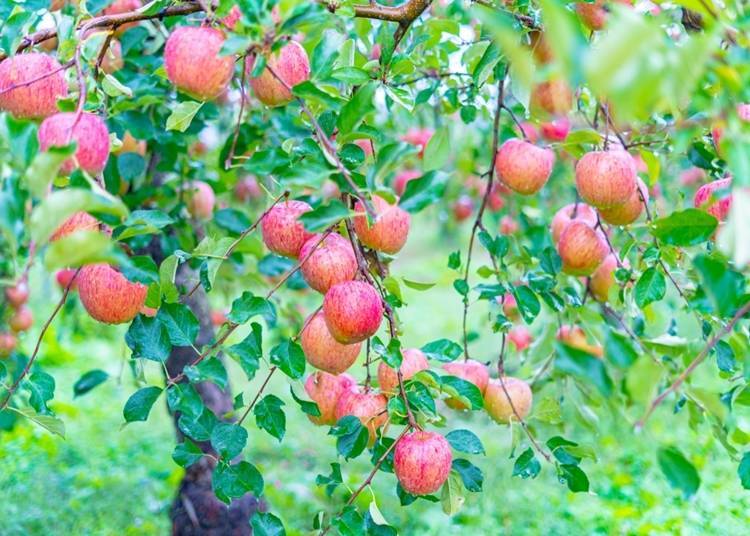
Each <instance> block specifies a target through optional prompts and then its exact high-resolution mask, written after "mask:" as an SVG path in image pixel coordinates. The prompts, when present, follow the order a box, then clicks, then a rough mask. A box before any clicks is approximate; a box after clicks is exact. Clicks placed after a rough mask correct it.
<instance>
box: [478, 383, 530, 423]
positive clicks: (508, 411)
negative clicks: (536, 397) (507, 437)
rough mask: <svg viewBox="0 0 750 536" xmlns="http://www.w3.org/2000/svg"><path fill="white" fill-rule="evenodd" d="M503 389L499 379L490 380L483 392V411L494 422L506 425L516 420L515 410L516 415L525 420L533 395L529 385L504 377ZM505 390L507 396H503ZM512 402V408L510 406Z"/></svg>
mask: <svg viewBox="0 0 750 536" xmlns="http://www.w3.org/2000/svg"><path fill="white" fill-rule="evenodd" d="M503 383H504V384H505V389H503V385H502V384H501V382H500V379H499V378H498V379H492V380H490V382H489V384H488V385H487V390H486V391H485V392H484V409H485V410H486V411H487V413H488V414H489V415H490V417H492V418H493V419H494V420H495V422H498V423H508V422H510V420H511V419H514V420H516V419H517V417H516V414H515V412H514V411H513V409H514V408H515V410H516V412H517V413H518V415H519V416H520V417H521V418H522V419H525V418H526V416H527V415H528V414H529V412H530V411H531V404H532V398H533V395H532V393H531V387H529V384H528V383H526V382H525V381H523V380H520V379H518V378H513V377H511V376H505V377H504V378H503ZM506 390H507V392H508V394H507V395H506V394H505V391H506ZM511 402H512V404H513V405H512V406H511Z"/></svg>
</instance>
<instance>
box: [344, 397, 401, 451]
mask: <svg viewBox="0 0 750 536" xmlns="http://www.w3.org/2000/svg"><path fill="white" fill-rule="evenodd" d="M387 405H388V399H387V398H386V397H385V395H383V394H381V393H375V392H373V391H368V392H366V393H363V392H361V391H359V390H352V391H344V392H342V393H341V395H340V396H339V399H338V402H336V411H335V416H336V421H339V420H341V419H342V418H343V417H346V416H347V415H354V416H355V417H357V418H358V419H359V420H360V422H361V423H362V425H363V426H365V427H366V428H367V429H368V430H369V432H370V441H369V443H368V444H369V446H372V445H373V443H375V435H376V434H375V432H376V431H377V429H378V428H380V427H381V426H383V425H384V424H385V423H386V421H387V420H388V412H387V409H386V408H387Z"/></svg>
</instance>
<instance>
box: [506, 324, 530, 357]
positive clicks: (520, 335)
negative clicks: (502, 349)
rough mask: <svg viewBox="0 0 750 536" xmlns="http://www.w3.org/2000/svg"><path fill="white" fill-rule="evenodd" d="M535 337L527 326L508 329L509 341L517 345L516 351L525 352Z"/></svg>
mask: <svg viewBox="0 0 750 536" xmlns="http://www.w3.org/2000/svg"><path fill="white" fill-rule="evenodd" d="M533 340H534V337H532V335H531V332H530V331H529V330H528V328H527V327H526V326H515V327H513V328H511V329H510V331H508V341H509V342H510V343H511V344H512V345H513V346H514V347H515V349H516V352H523V351H524V350H526V348H528V347H529V346H531V343H532V342H533Z"/></svg>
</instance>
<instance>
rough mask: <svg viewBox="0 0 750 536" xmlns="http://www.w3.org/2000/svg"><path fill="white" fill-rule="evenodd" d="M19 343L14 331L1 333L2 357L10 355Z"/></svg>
mask: <svg viewBox="0 0 750 536" xmlns="http://www.w3.org/2000/svg"><path fill="white" fill-rule="evenodd" d="M17 344H18V339H17V338H16V336H15V335H13V334H12V333H0V357H7V356H9V355H10V354H11V353H12V352H13V350H15V349H16V345H17Z"/></svg>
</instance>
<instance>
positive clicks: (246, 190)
mask: <svg viewBox="0 0 750 536" xmlns="http://www.w3.org/2000/svg"><path fill="white" fill-rule="evenodd" d="M234 197H235V198H236V199H237V200H238V201H241V202H242V203H247V202H248V201H250V200H252V199H260V198H261V197H263V190H262V189H261V187H260V185H259V184H258V179H256V178H255V177H253V176H252V175H247V176H245V177H243V178H241V179H240V180H239V181H237V184H236V185H235V187H234Z"/></svg>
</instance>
